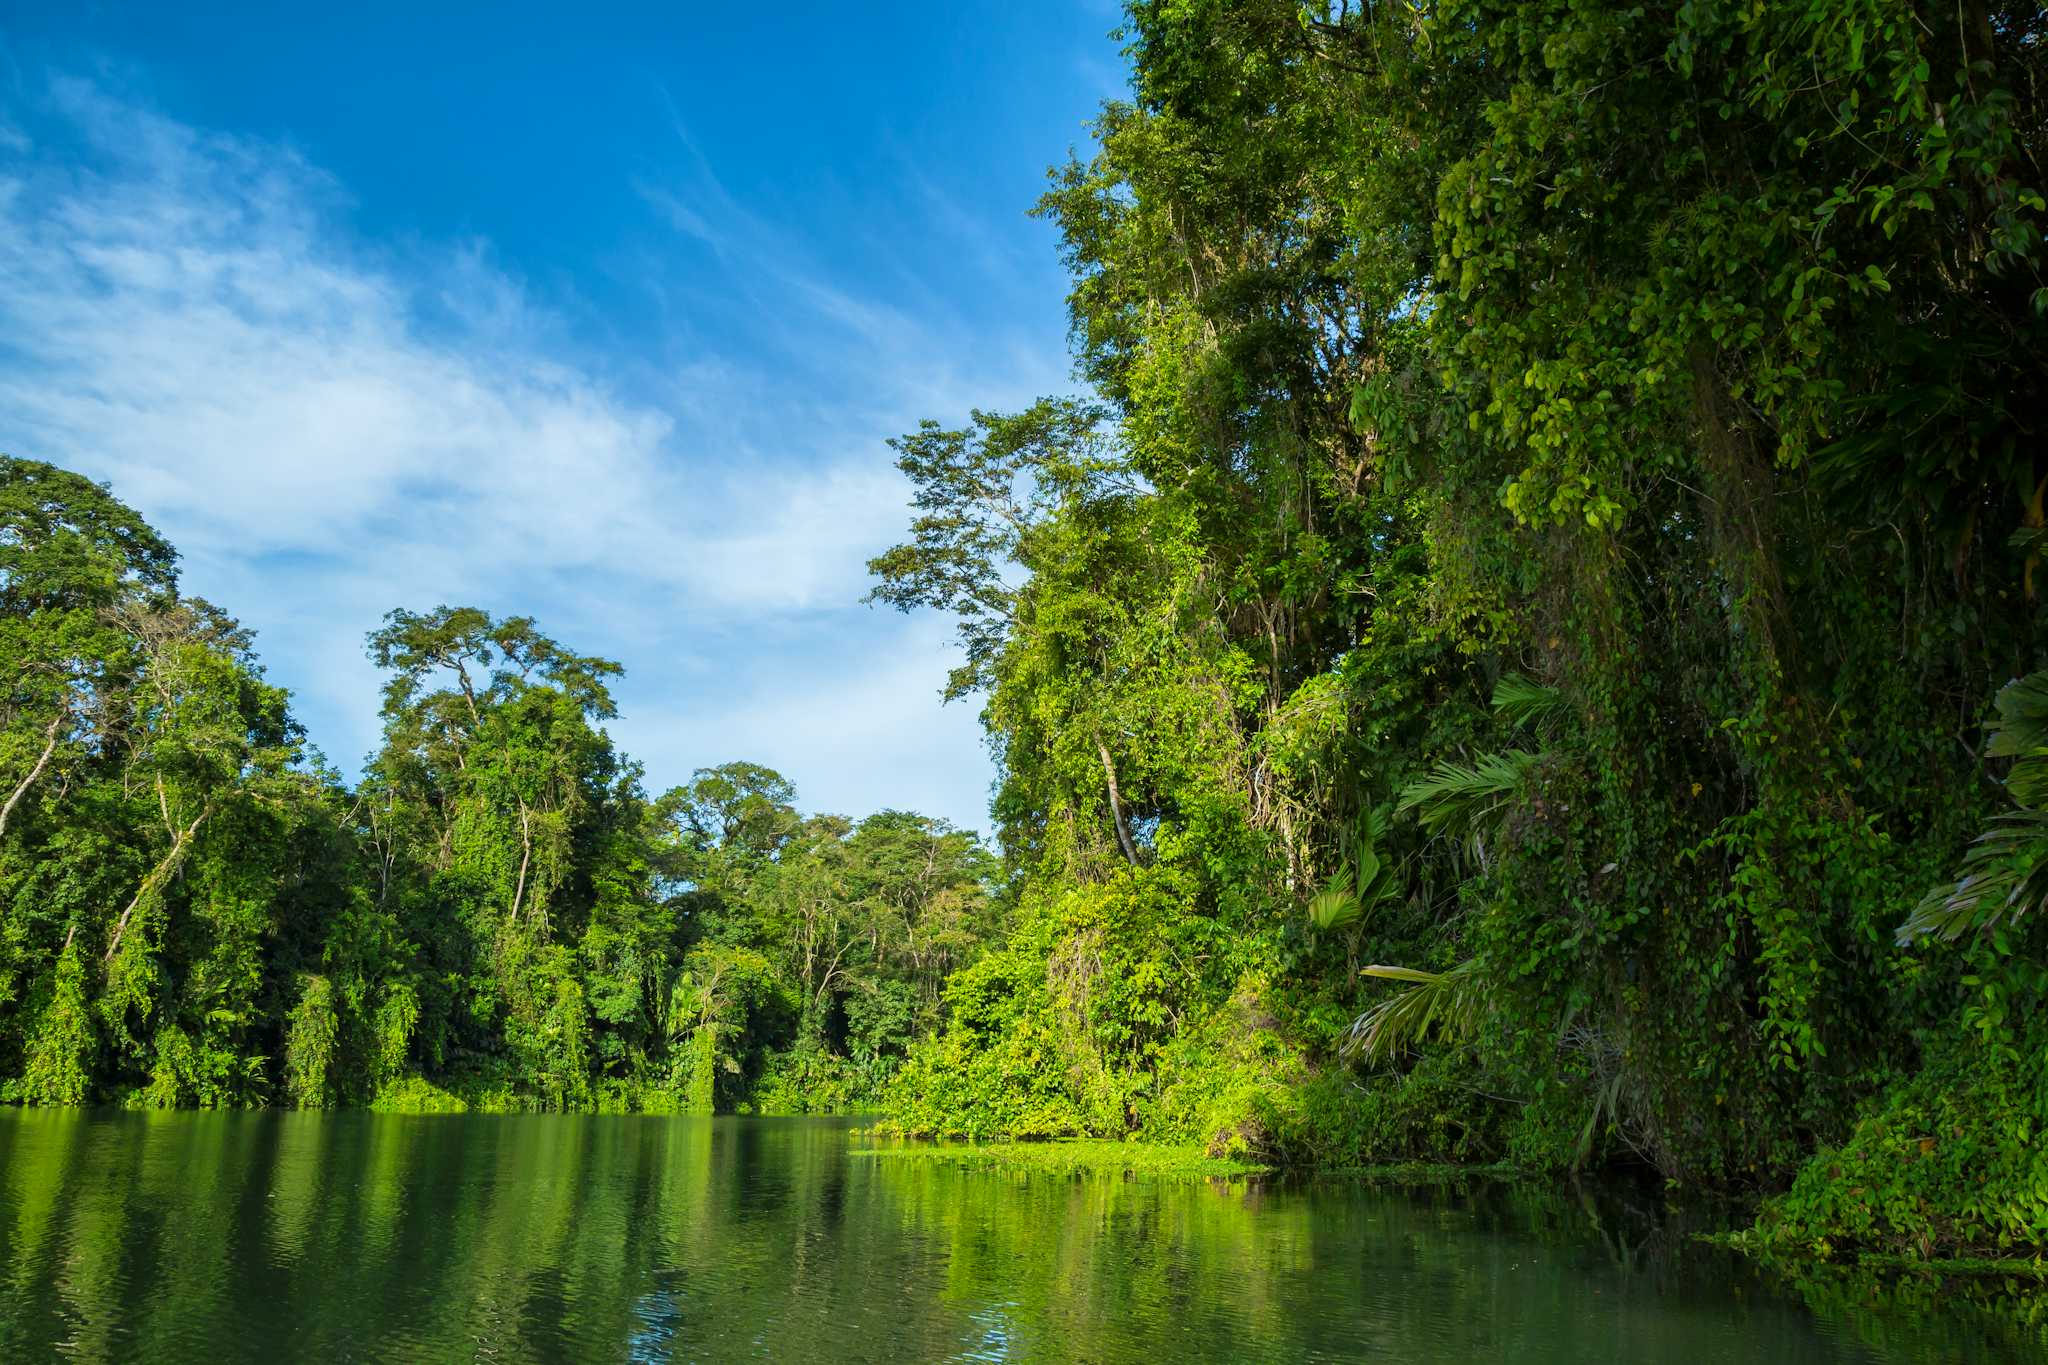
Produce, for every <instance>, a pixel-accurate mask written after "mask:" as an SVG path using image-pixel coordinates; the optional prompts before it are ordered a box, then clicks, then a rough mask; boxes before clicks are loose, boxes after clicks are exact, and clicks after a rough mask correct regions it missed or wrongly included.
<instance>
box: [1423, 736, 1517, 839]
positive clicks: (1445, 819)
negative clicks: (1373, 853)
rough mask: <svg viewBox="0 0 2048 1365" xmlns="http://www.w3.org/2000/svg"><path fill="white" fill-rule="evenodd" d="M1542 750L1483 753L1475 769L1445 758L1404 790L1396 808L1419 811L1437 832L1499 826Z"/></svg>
mask: <svg viewBox="0 0 2048 1365" xmlns="http://www.w3.org/2000/svg"><path fill="white" fill-rule="evenodd" d="M1540 757H1541V755H1540V754H1533V753H1530V752H1528V751H1527V750H1524V749H1508V750H1505V751H1503V752H1501V753H1494V754H1485V755H1482V756H1481V757H1480V759H1479V761H1478V762H1477V763H1475V764H1473V765H1472V766H1470V767H1466V766H1465V765H1463V764H1460V763H1453V762H1451V761H1450V760H1449V759H1443V760H1441V761H1439V762H1438V763H1437V765H1436V767H1434V768H1432V769H1431V770H1430V773H1429V776H1427V777H1423V778H1418V779H1417V780H1416V781H1413V782H1410V783H1409V784H1408V785H1407V786H1405V787H1403V788H1402V789H1401V799H1400V803H1399V804H1398V805H1397V806H1396V807H1395V810H1396V811H1397V812H1398V813H1399V814H1402V815H1406V814H1407V813H1408V812H1409V811H1414V812H1415V814H1416V818H1417V819H1419V820H1420V821H1421V822H1422V827H1423V828H1424V829H1426V830H1428V831H1430V832H1431V833H1433V834H1461V833H1466V832H1469V831H1472V830H1474V829H1478V828H1481V827H1484V826H1488V825H1491V824H1493V823H1494V822H1495V821H1496V820H1497V819H1498V818H1499V817H1500V816H1502V815H1504V814H1506V811H1507V805H1508V800H1509V798H1510V797H1512V796H1513V795H1514V793H1515V789H1516V788H1517V787H1519V786H1520V785H1521V783H1522V779H1523V778H1524V777H1526V776H1528V773H1529V770H1530V769H1531V768H1533V767H1535V766H1536V762H1537V760H1538V759H1539V758H1540Z"/></svg>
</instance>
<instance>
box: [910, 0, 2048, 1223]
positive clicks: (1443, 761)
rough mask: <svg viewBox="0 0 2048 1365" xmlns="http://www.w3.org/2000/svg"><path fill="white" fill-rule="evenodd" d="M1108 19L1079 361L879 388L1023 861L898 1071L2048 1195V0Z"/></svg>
mask: <svg viewBox="0 0 2048 1365" xmlns="http://www.w3.org/2000/svg"><path fill="white" fill-rule="evenodd" d="M1128 13H1129V18H1128V25H1127V28H1126V37H1127V39H1128V42H1129V49H1128V50H1129V54H1130V56H1131V59H1132V62H1133V68H1134V70H1133V88H1134V96H1133V98H1132V100H1130V101H1129V102H1126V103H1113V104H1110V105H1108V106H1107V107H1105V108H1104V110H1103V111H1102V114H1101V117H1100V119H1099V121H1098V123H1097V124H1096V128H1095V132H1096V146H1095V148H1094V150H1093V152H1092V154H1091V155H1089V156H1088V157H1086V158H1085V159H1079V160H1076V161H1074V162H1072V163H1071V164H1069V165H1067V166H1065V167H1064V168H1062V169H1060V170H1058V171H1056V172H1055V173H1054V176H1053V183H1052V188H1051V190H1050V191H1049V193H1048V194H1047V196H1046V198H1045V200H1044V201H1043V204H1042V205H1041V212H1042V213H1043V214H1044V215H1045V216H1046V217H1048V218H1049V219H1050V220H1051V221H1052V222H1054V223H1055V224H1056V225H1057V226H1058V228H1059V230H1060V232H1061V234H1062V236H1063V240H1064V243H1065V251H1066V256H1067V260H1068V263H1069V265H1070V267H1071V271H1072V279H1073V288H1072V294H1071V308H1072V322H1073V339H1074V344H1075V348H1076V352H1077V357H1078V362H1079V366H1080V371H1081V374H1082V376H1083V378H1085V380H1086V381H1087V382H1088V384H1089V385H1090V386H1091V388H1092V390H1093V392H1094V393H1095V394H1096V395H1098V396H1099V404H1098V403H1082V402H1075V401H1069V400H1052V399H1049V400H1045V401H1043V402H1041V403H1040V404H1038V405H1037V406H1035V407H1033V408H1032V409H1030V410H1028V411H1026V412H1023V413H1019V414H1013V415H998V414H989V413H975V414H974V415H973V417H972V420H971V421H970V422H969V423H968V424H966V425H964V426H961V427H958V428H950V427H947V426H945V425H943V424H940V423H929V422H928V423H926V424H925V425H924V426H923V427H922V428H921V429H920V430H919V431H918V432H917V433H915V434H913V435H911V436H909V437H906V438H905V439H904V440H902V441H901V442H899V443H898V452H899V454H900V456H901V460H900V465H901V467H902V469H903V470H904V471H905V473H906V474H908V475H909V476H910V477H911V478H912V479H913V480H914V481H915V482H916V484H917V486H918V488H919V490H920V500H919V509H918V510H919V516H918V518H917V520H916V521H915V522H914V523H913V525H912V528H911V530H912V535H911V538H910V540H909V541H907V542H906V543H905V544H903V545H901V546H899V547H897V548H896V549H894V550H892V551H890V552H889V553H887V554H885V555H883V556H881V557H880V558H878V559H877V560H876V561H875V562H874V564H873V566H872V568H873V570H874V572H875V573H876V574H877V575H878V578H879V582H880V586H879V587H878V589H877V593H876V595H877V596H878V597H879V598H880V599H881V600H884V601H888V602H891V603H894V604H897V605H900V606H904V607H906V608H908V607H912V606H917V605H928V606H932V607H937V608H940V609H944V610H950V611H954V612H957V613H958V614H959V616H960V618H961V622H962V634H963V640H964V643H965V645H966V648H967V665H966V666H965V668H963V669H962V670H961V671H960V672H959V673H957V674H956V675H955V677H954V680H953V685H952V689H951V690H952V691H953V692H954V693H956V694H957V693H961V692H964V691H966V690H968V689H970V688H974V687H977V686H979V687H984V688H986V689H987V690H986V697H987V700H986V710H985V712H984V715H985V720H986V723H987V726H988V728H989V731H990V733H991V735H992V737H993V741H994V744H995V748H996V751H997V753H998V754H999V756H1000V758H1001V760H1002V765H1003V775H1002V785H1001V789H1000V794H999V796H998V798H997V803H996V815H997V818H998V820H999V822H1000V826H1001V832H1002V836H1003V840H1004V846H1005V851H1006V856H1007V859H1008V861H1009V864H1010V866H1011V868H1012V870H1013V872H1014V874H1015V881H1014V893H1015V897H1016V904H1017V912H1016V923H1015V926H1014V928H1013V929H1012V930H1011V932H1010V936H1009V938H1008V940H1007V942H1006V943H1005V944H1004V945H1003V946H1002V947H1001V948H1000V949H999V950H997V951H995V952H994V953H992V954H991V955H990V956H988V957H987V958H985V959H983V960H982V961H981V962H979V963H977V964H975V965H974V966H972V967H970V968H968V969H967V970H965V971H964V972H962V973H960V974H958V975H956V976H955V977H954V978H953V979H952V981H951V982H950V983H949V984H948V986H947V988H946V992H947V1001H948V1004H949V1007H950V1012H949V1014H948V1018H947V1026H946V1028H945V1030H944V1031H943V1032H941V1033H940V1034H938V1035H937V1036H935V1037H934V1038H932V1039H930V1040H929V1041H927V1042H925V1043H923V1044H921V1045H920V1046H919V1047H918V1048H917V1049H916V1050H915V1051H914V1053H913V1055H912V1057H911V1059H910V1061H909V1063H908V1065H907V1066H906V1067H905V1069H904V1072H903V1076H902V1078H901V1082H900V1084H899V1087H898V1089H897V1091H896V1092H895V1107H896V1110H897V1113H898V1115H899V1117H900V1119H901V1120H902V1122H903V1123H904V1125H905V1126H906V1127H908V1128H910V1129H912V1130H918V1131H933V1132H949V1133H969V1134H1012V1135H1033V1134H1053V1133H1071V1134H1084V1135H1097V1136H1123V1135H1128V1134H1135V1135H1140V1136H1146V1137H1154V1138H1160V1139H1168V1140H1176V1141H1185V1140H1193V1141H1198V1142H1202V1143H1205V1144H1207V1145H1208V1146H1209V1147H1210V1148H1211V1149H1212V1150H1213V1151H1215V1152H1217V1153H1218V1154H1223V1153H1239V1152H1242V1153H1248V1154H1253V1155H1258V1156H1263V1157H1268V1158H1279V1159H1289V1160H1318V1161H1324V1162H1331V1161H1338V1162H1382V1161H1390V1160H1398V1159H1423V1160H1472V1159H1485V1160H1493V1159H1502V1158H1505V1159H1509V1160H1513V1161H1515V1162H1518V1163H1520V1164H1523V1165H1525V1166H1534V1167H1565V1166H1582V1165H1586V1164H1589V1163H1600V1162H1612V1161H1623V1162H1640V1163H1645V1164H1647V1165H1649V1166H1652V1167H1654V1168H1655V1169H1657V1170H1658V1171H1660V1172H1662V1173H1664V1174H1665V1175H1666V1176H1667V1177H1670V1178H1672V1179H1674V1180H1682V1181H1686V1182H1696V1183H1707V1184H1713V1185H1720V1186H1730V1187H1737V1188H1746V1189H1771V1188H1782V1187H1783V1186H1784V1185H1785V1184H1786V1183H1787V1182H1790V1181H1792V1180H1793V1178H1794V1176H1795V1174H1796V1176H1797V1180H1796V1183H1794V1184H1793V1185H1792V1188H1791V1193H1790V1194H1789V1195H1788V1196H1787V1197H1786V1198H1785V1199H1784V1200H1783V1201H1782V1202H1781V1203H1779V1204H1776V1205H1773V1206H1772V1208H1771V1209H1770V1210H1769V1211H1768V1212H1767V1214H1766V1218H1765V1224H1764V1226H1765V1227H1766V1228H1775V1229H1780V1230H1781V1231H1782V1233H1783V1235H1784V1236H1785V1237H1787V1238H1788V1239H1792V1240H1807V1241H1813V1240H1824V1239H1826V1238H1830V1237H1832V1238H1835V1239H1836V1243H1835V1244H1836V1245H1852V1244H1853V1245H1861V1246H1866V1247H1874V1248H1884V1249H1894V1250H1913V1251H1916V1252H1921V1253H1923V1254H1924V1253H1925V1252H1926V1251H1929V1250H1932V1249H1934V1248H1936V1247H1947V1248H1982V1249H2000V1248H2012V1247H2016V1246H2026V1245H2039V1244H2040V1243H2042V1242H2043V1241H2044V1240H2048V1157H2044V1156H2043V1152H2044V1150H2048V1145H2044V1144H2043V1143H2042V1142H2040V1141H2039V1134H2040V1132H2041V1129H2042V1127H2043V1125H2044V1124H2048V1031H2044V1028H2043V1026H2042V1023H2041V1019H2042V1017H2043V1016H2042V1009H2043V1006H2044V1003H2048V996H2044V995H2043V981H2044V977H2043V968H2044V963H2048V957H2044V952H2043V948H2044V943H2048V939H2044V935H2048V924H2044V923H2043V916H2041V915H2040V914H2038V913H2035V912H2036V908H2037V906H2038V905H2039V903H2040V901H2041V899H2042V894H2041V893H2042V888H2043V887H2044V886H2048V874H2044V872H2043V869H2044V868H2048V858H2044V857H2043V856H2042V855H2043V854H2044V852H2048V841H2044V839H2043V835H2042V830H2043V828H2044V826H2043V824H2042V822H2041V818H2040V816H2039V804H2040V802H2041V801H2042V800H2043V799H2044V797H2048V789H2044V787H2043V786H2042V785H2041V784H2038V783H2037V782H2035V781H2033V780H2032V779H2031V778H2030V777H2029V775H2028V774H2029V769H2028V766H2027V756H2028V755H2030V754H2033V753H2034V752H2035V751H2036V750H2037V749H2040V748H2041V745H2042V737H2041V736H2039V735H2030V736H2028V737H2026V738H2024V739H2020V738H2008V739H2004V740H2001V741H1999V742H1994V743H1993V744H1991V745H1989V746H1988V747H1987V746H1986V744H1985V743H1984V740H1983V735H1984V729H1983V726H1984V722H1985V721H1986V720H1987V719H1988V718H1989V717H1990V714H1991V703H1992V698H1993V696H1994V694H1995V693H1997V692H1999V690H2000V689H2001V687H2003V686H2004V685H2005V684H2007V683H2008V682H2009V681H2010V680H2012V679H2015V678H2021V677H2023V676H2029V675H2032V674H2033V673H2034V672H2035V670H2038V669H2040V668H2041V667H2042V665H2043V664H2044V663H2048V657H2044V654H2043V650H2042V645H2043V640H2042V637H2041V631H2040V627H2041V621H2042V608H2041V603H2040V597H2039V584H2038V582H2037V566H2038V558H2039V554H2040V549H2041V546H2042V543H2043V542H2042V536H2043V534H2044V532H2043V529H2042V528H2043V525H2044V511H2043V500H2044V490H2048V464H2044V462H2043V459H2042V456H2041V454H2040V450H2039V440H2038V422H2039V416H2038V412H2037V411H2036V405H2037V403H2038V395H2039V394H2040V393H2041V392H2042V390H2043V387H2044V379H2048V345H2044V342H2048V322H2044V313H2048V288H2044V282H2043V250H2042V242H2041V223H2042V221H2043V218H2044V217H2048V206H2044V200H2043V196H2042V187H2043V184H2044V180H2043V174H2042V169H2041V161H2040V157H2041V155H2042V152H2043V127H2044V124H2043V118H2044V113H2048V109H2044V104H2043V88H2042V83H2043V79H2044V77H2048V70H2044V42H2043V39H2044V32H2048V21H2044V19H2043V16H2042V13H2041V11H2040V10H2039V9H2038V7H2034V6H2029V5H2002V4H1997V3H1989V4H1986V3H1983V2H1982V0H1971V3H1965V4H1963V5H1961V6H1960V7H1957V6H1951V7H1948V8H1946V9H1944V8H1941V7H1938V6H1936V7H1929V6H1924V5H1917V4H1912V3H1903V2H1899V3H1894V2H1892V0H1884V2H1882V3H1875V4H1870V3H1854V4H1851V3H1843V2H1841V0H1811V3H1794V4H1778V5H1718V4H1703V3H1696V2H1695V0H1687V3H1684V4H1679V5H1674V6H1661V7H1660V6H1650V7H1643V6H1634V7H1629V6H1610V5H1577V4H1505V3H1491V2H1489V0H1472V2H1467V0H1460V2H1458V3H1442V4H1426V5H1419V6H1410V5H1386V4H1376V3H1370V2H1369V0H1368V3H1364V4H1355V3H1351V2H1350V0H1340V3H1333V4H1326V5H1313V6H1306V7H1305V6H1303V5H1301V4H1299V3H1296V0H1136V2H1135V3H1133V4H1132V5H1131V6H1130V8H1129V12H1128ZM2023 686H2024V687H2025V688H2029V689H2034V690H2036V691H2038V690H2039V689H2040V688H2041V686H2042V684H2041V683H2040V682H2039V680H2038V679H2031V680H2030V681H2029V682H2027V683H2025V684H2024V685H2023ZM2012 710H2013V712H2024V711H2026V710H2027V706H2026V704H2024V702H2023V701H2022V700H2020V699H2015V706H2014V708H2012ZM2005 719H2006V721H2007V723H2008V725H2010V724H2011V723H2012V719H2013V717H2012V714H2011V713H2009V714H2008V715H2007V716H2006V718H2005ZM2000 733H2002V734H2010V733H2011V732H2010V731H2009V730H2008V731H2001V732H2000ZM2013 760H2018V766H2013V764H2012V761H2013ZM2009 767H2010V775H2009V781H2006V786H2007V789H2008V790H2009V791H2010V797H2009V798H2008V797H2007V796H2006V795H2004V794H2002V792H2001V783H2002V780H2006V779H2008V772H2007V770H2008V768H2009ZM2008 801H2010V802H2011V803H2013V804H2015V805H2016V806H2017V807H2018V809H2017V811H2016V812H2014V813H2010V814H2008V813H2006V810H2007V804H2008ZM1987 828H1988V829H1989V830H1991V834H1990V835H1989V836H1987V838H1988V842H1987V843H1980V844H1978V845H1976V847H1975V849H1974V850H1973V851H1971V852H1970V854H1969V857H1968V860H1967V861H1965V860H1964V857H1963V855H1964V852H1965V849H1966V847H1968V846H1969V845H1970V841H1971V839H1972V838H1973V836H1975V835H1977V834H1978V833H1979V832H1980V831H1983V830H1986V829H1987ZM1959 864H1961V868H1960V871H1958V870H1957V869H1958V865H1959ZM1987 875H1990V876H1992V877H1993V878H1994V880H1992V881H1986V880H1984V878H1985V876H1987ZM1930 887H1935V888H1937V889H1936V890H1935V891H1934V892H1933V893H1932V894H1930V893H1929V888H1930ZM1916 907H1918V909H1917V910H1916ZM1389 964H1390V965H1389Z"/></svg>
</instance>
